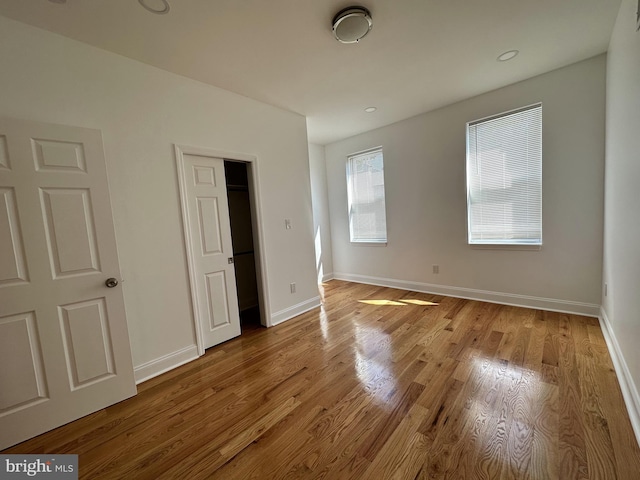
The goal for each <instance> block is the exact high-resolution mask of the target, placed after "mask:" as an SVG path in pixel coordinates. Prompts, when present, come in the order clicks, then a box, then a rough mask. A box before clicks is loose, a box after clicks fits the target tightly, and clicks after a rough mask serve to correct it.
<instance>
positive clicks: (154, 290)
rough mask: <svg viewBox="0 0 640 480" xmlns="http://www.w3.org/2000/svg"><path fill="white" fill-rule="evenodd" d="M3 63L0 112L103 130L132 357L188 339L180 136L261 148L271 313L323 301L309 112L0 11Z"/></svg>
mask: <svg viewBox="0 0 640 480" xmlns="http://www.w3.org/2000/svg"><path fill="white" fill-rule="evenodd" d="M0 65H2V67H1V68H0V91H2V95H0V114H1V115H2V116H6V117H19V118H25V119H30V120H36V121H44V122H52V123H59V124H67V125H75V126H84V127H89V128H96V129H100V130H101V131H102V133H103V136H104V144H105V153H106V159H107V170H108V174H109V180H110V190H111V198H112V205H113V212H114V221H115V227H116V236H117V241H118V249H119V254H120V263H121V268H122V272H123V277H124V279H125V282H124V283H123V284H122V286H123V291H124V295H125V302H126V309H127V315H128V323H129V332H130V337H131V344H132V350H133V360H134V365H136V366H140V365H143V364H147V363H148V362H153V361H154V360H156V359H158V358H160V357H162V356H164V355H170V354H172V353H174V352H178V351H184V349H185V348H187V349H188V347H190V346H192V345H193V344H194V330H193V328H192V314H191V308H190V297H189V290H188V276H187V267H186V257H185V250H184V242H183V236H182V225H181V216H180V212H179V210H180V201H179V195H178V183H177V175H176V165H175V156H174V151H173V144H175V143H177V144H185V145H194V146H199V147H205V148H211V149H217V150H222V151H231V152H240V153H245V154H251V155H255V156H257V158H258V164H259V172H260V183H261V192H260V194H261V200H262V208H263V211H262V214H263V220H264V234H265V238H264V243H265V245H264V247H265V249H266V263H267V269H268V271H267V277H268V289H269V301H270V307H271V312H272V315H273V316H274V317H277V318H278V319H279V320H282V319H283V318H286V316H290V315H289V314H293V313H295V311H296V308H297V309H298V310H299V309H300V308H299V307H296V308H293V309H291V307H292V306H295V305H297V304H302V305H303V306H304V307H308V306H310V305H312V304H314V303H318V299H317V298H318V297H317V295H318V292H317V285H316V279H315V268H314V251H313V220H312V211H311V194H310V183H309V162H308V151H307V136H306V122H305V118H304V117H302V116H299V115H296V114H293V113H290V112H286V111H284V110H280V109H277V108H274V107H271V106H268V105H265V104H262V103H259V102H256V101H253V100H250V99H248V98H245V97H241V96H239V95H235V94H232V93H230V92H227V91H224V90H221V89H217V88H214V87H211V86H208V85H205V84H202V83H199V82H195V81H192V80H189V79H186V78H184V77H180V76H178V75H174V74H170V73H167V72H165V71H162V70H159V69H156V68H153V67H150V66H148V65H144V64H142V63H139V62H135V61H132V60H129V59H127V58H124V57H121V56H118V55H115V54H111V53H108V52H105V51H103V50H99V49H97V48H94V47H91V46H88V45H85V44H82V43H79V42H77V41H74V40H70V39H67V38H64V37H61V36H58V35H54V34H52V33H49V32H45V31H43V30H39V29H36V28H33V27H30V26H27V25H24V24H21V23H18V22H15V21H12V20H9V19H6V18H4V17H0ZM285 218H290V219H291V220H292V224H293V229H291V230H285V229H284V219H285ZM290 282H296V283H297V293H296V294H290V293H289V283H290ZM305 302H306V303H305ZM282 312H284V313H282ZM151 370H153V368H151ZM147 373H149V372H147ZM151 373H152V372H151Z"/></svg>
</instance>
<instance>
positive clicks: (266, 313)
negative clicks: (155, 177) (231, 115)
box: [174, 144, 271, 356]
mask: <svg viewBox="0 0 640 480" xmlns="http://www.w3.org/2000/svg"><path fill="white" fill-rule="evenodd" d="M174 147H175V153H176V168H177V171H178V187H179V189H180V208H181V212H182V231H183V233H184V242H185V245H184V249H185V253H186V255H187V267H188V271H189V290H190V293H191V316H192V318H193V326H194V330H195V333H196V345H197V347H198V355H200V356H202V355H204V350H205V348H204V340H203V333H202V328H203V324H202V322H203V320H202V318H200V317H201V316H200V313H199V311H198V308H197V306H198V293H197V289H196V278H195V268H194V259H193V255H192V252H191V245H192V238H191V230H190V228H189V227H190V225H191V223H192V220H191V218H190V217H189V210H188V208H187V206H188V197H187V188H186V178H185V175H184V168H185V160H184V156H185V155H197V156H200V157H211V158H221V159H223V160H229V161H235V162H243V163H247V164H248V165H247V167H248V168H247V173H248V176H249V187H250V188H249V198H250V202H251V221H252V224H253V225H252V226H253V243H254V246H255V247H254V248H255V261H256V274H257V275H256V276H257V280H258V304H259V308H260V323H261V324H262V325H263V326H265V327H270V326H271V309H270V307H269V293H268V287H267V264H266V257H265V252H264V232H263V221H262V206H261V201H260V175H259V171H258V168H259V167H258V158H257V157H256V156H254V155H249V154H245V153H237V152H227V151H222V150H214V149H210V148H204V147H194V146H191V145H179V144H174Z"/></svg>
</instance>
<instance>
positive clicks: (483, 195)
mask: <svg viewBox="0 0 640 480" xmlns="http://www.w3.org/2000/svg"><path fill="white" fill-rule="evenodd" d="M467 204H468V206H467V216H468V223H469V225H468V231H469V243H470V244H489V245H523V244H524V245H541V244H542V105H540V104H537V105H532V106H529V107H525V108H522V109H519V110H515V111H512V112H507V113H503V114H500V115H496V116H494V117H490V118H485V119H482V120H478V121H475V122H469V123H468V124H467Z"/></svg>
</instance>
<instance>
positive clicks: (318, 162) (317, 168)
mask: <svg viewBox="0 0 640 480" xmlns="http://www.w3.org/2000/svg"><path fill="white" fill-rule="evenodd" d="M309 168H310V171H311V199H312V204H313V231H314V239H315V247H316V267H317V269H318V281H319V282H322V281H324V280H327V279H329V278H332V277H333V258H332V257H333V254H332V251H331V222H330V219H329V198H328V196H327V170H326V168H325V157H324V147H323V146H321V145H315V144H312V143H310V144H309Z"/></svg>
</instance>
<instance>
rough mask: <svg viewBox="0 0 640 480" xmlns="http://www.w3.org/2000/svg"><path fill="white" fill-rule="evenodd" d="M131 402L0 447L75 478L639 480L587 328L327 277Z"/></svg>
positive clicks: (611, 381) (599, 344)
mask: <svg viewBox="0 0 640 480" xmlns="http://www.w3.org/2000/svg"><path fill="white" fill-rule="evenodd" d="M321 298H322V299H323V306H322V308H319V309H315V310H312V311H310V312H307V313H305V314H303V315H300V316H299V317H296V318H295V319H292V320H290V321H288V322H285V323H283V324H281V325H278V326H276V327H273V328H271V329H255V328H254V329H249V330H247V331H246V332H245V334H243V335H242V336H241V337H239V338H237V339H234V340H231V341H229V342H227V343H225V344H222V345H219V346H218V347H214V348H211V349H209V350H208V351H207V352H206V354H205V355H204V356H203V357H202V358H200V359H198V360H196V361H193V362H191V363H189V364H186V365H184V366H182V367H179V368H177V369H174V370H172V371H170V372H168V373H166V374H164V375H161V376H159V377H156V378H154V379H151V380H149V381H147V382H145V383H143V384H141V385H140V386H139V389H138V390H139V393H138V395H137V396H136V397H134V398H131V399H129V400H126V401H124V402H121V403H119V404H116V405H113V406H111V407H109V408H106V409H104V410H101V411H99V412H96V413H94V414H92V415H89V416H87V417H85V418H82V419H80V420H77V421H76V422H73V423H70V424H68V425H65V426H63V427H60V428H58V429H56V430H53V431H51V432H48V433H46V434H44V435H41V436H39V437H36V438H34V439H31V440H28V441H26V442H24V443H22V444H19V445H16V446H14V447H12V448H10V449H7V450H5V451H4V452H3V453H24V454H26V453H77V454H79V456H80V472H79V475H80V478H82V479H92V480H94V479H109V480H110V479H114V480H116V479H118V480H119V479H122V478H135V479H136V480H138V479H141V480H144V479H158V478H164V479H186V478H188V479H200V478H203V479H204V478H207V479H210V478H211V479H224V480H235V479H242V480H245V479H259V480H264V479H286V478H304V479H327V480H335V479H342V478H344V479H376V480H377V479H386V478H389V479H430V480H434V479H483V478H486V479H509V480H519V479H544V480H556V479H558V480H574V479H582V478H584V479H605V480H610V479H616V478H617V479H622V480H627V479H634V478H640V477H639V474H638V472H640V448H639V447H638V444H637V442H636V439H635V436H634V433H633V430H632V427H631V423H630V421H629V417H628V415H627V414H626V409H625V405H624V401H623V397H622V393H621V391H620V387H619V385H618V381H617V378H616V375H615V371H614V370H613V364H612V362H611V357H610V356H609V353H608V351H607V347H606V342H605V341H604V337H603V335H602V331H601V330H600V326H599V323H598V321H597V319H594V318H590V317H584V316H580V315H571V314H565V313H557V312H548V311H541V310H531V309H526V308H521V307H513V306H503V305H497V304H490V303H483V302H479V301H473V300H464V299H458V298H450V297H443V296H437V295H430V294H425V293H418V292H407V291H403V290H396V289H390V288H385V287H379V286H371V285H361V284H356V283H349V282H343V281H336V280H334V281H331V282H327V283H324V284H323V285H322V286H321Z"/></svg>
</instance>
